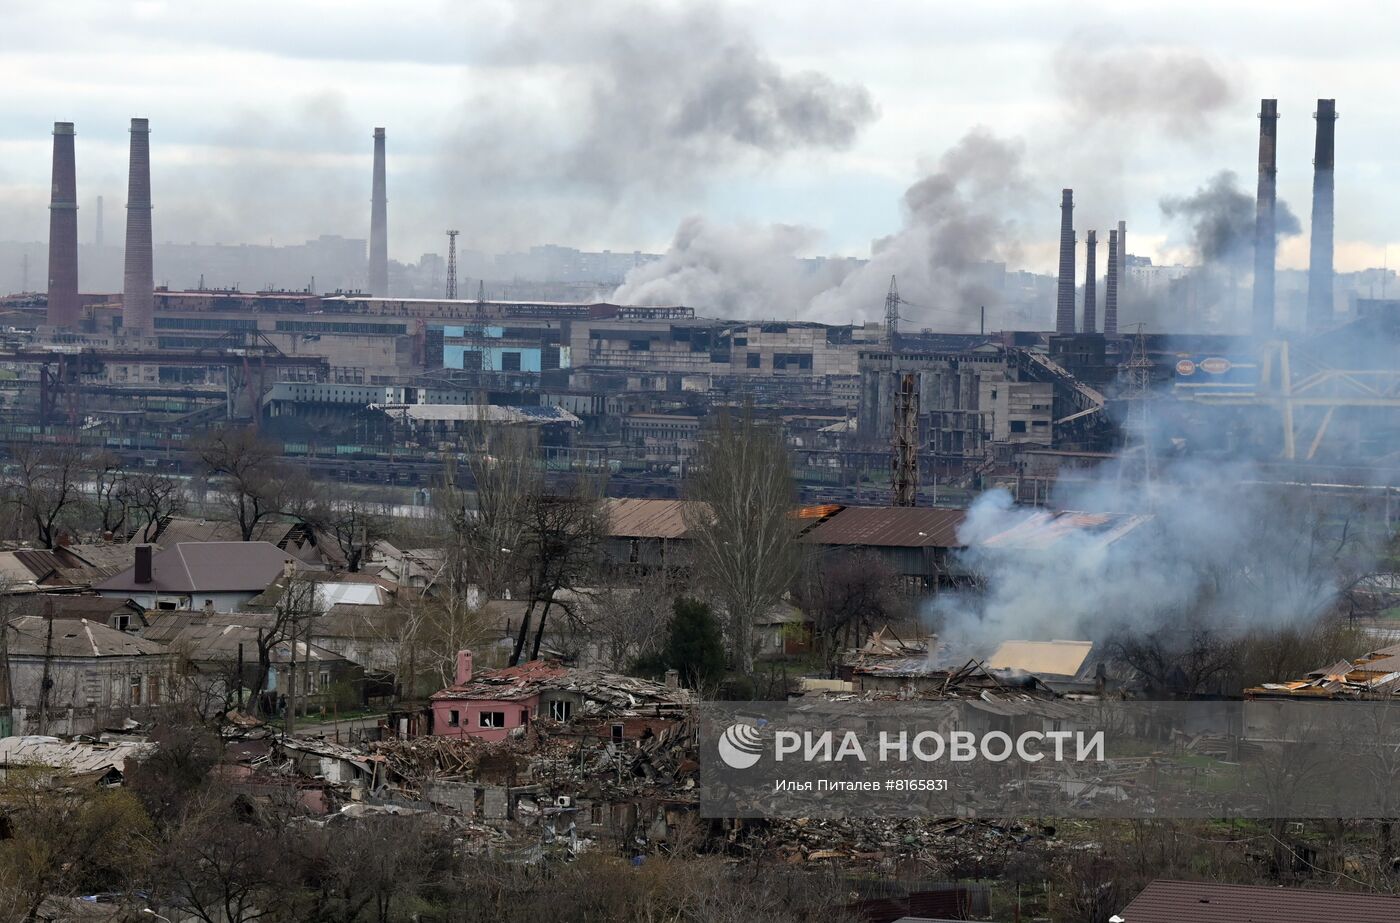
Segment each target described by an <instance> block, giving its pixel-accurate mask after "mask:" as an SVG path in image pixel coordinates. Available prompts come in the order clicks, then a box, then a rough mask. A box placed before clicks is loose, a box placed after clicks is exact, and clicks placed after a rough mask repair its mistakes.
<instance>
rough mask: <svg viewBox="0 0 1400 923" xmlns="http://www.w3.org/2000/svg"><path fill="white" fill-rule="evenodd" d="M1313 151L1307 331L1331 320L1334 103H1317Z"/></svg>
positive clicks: (1328, 101)
mask: <svg viewBox="0 0 1400 923" xmlns="http://www.w3.org/2000/svg"><path fill="white" fill-rule="evenodd" d="M1313 118H1315V119H1317V144H1316V147H1315V148H1314V149H1313V201H1312V240H1311V241H1310V253H1309V260H1308V329H1309V330H1319V329H1321V328H1322V327H1325V326H1326V325H1327V324H1328V323H1330V322H1331V320H1332V221H1333V212H1332V190H1333V186H1334V178H1333V175H1332V170H1333V167H1334V166H1335V162H1336V150H1335V147H1336V134H1337V101H1336V100H1335V99H1319V100H1318V101H1317V112H1316V113H1314V114H1313Z"/></svg>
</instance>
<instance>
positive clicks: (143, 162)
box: [122, 119, 156, 334]
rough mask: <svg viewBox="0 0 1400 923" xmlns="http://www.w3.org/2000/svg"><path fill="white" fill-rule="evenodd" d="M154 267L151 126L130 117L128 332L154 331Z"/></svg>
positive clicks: (125, 304)
mask: <svg viewBox="0 0 1400 923" xmlns="http://www.w3.org/2000/svg"><path fill="white" fill-rule="evenodd" d="M155 299H156V296H155V267H154V265H153V262H152V251H151V128H150V124H149V123H148V122H147V121H146V120H145V119H132V120H131V162H130V167H129V169H128V172H127V180H126V274H125V278H124V283H123V285H122V327H123V328H125V330H126V332H127V333H130V334H151V333H154V332H155V308H156V306H155Z"/></svg>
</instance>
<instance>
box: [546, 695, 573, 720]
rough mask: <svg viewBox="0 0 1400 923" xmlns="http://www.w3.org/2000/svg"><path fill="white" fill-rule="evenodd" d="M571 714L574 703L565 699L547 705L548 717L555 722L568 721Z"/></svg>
mask: <svg viewBox="0 0 1400 923" xmlns="http://www.w3.org/2000/svg"><path fill="white" fill-rule="evenodd" d="M573 714H574V703H573V702H570V701H568V700H567V699H555V700H553V701H552V702H550V703H549V717H550V718H551V719H553V720H555V721H568V720H569V718H571V717H573Z"/></svg>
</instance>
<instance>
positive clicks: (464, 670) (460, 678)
mask: <svg viewBox="0 0 1400 923" xmlns="http://www.w3.org/2000/svg"><path fill="white" fill-rule="evenodd" d="M455 679H456V683H457V685H458V686H465V685H466V684H467V683H469V682H471V681H472V652H471V651H458V652H457V676H456V677H455Z"/></svg>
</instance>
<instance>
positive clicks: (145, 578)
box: [135, 545, 154, 583]
mask: <svg viewBox="0 0 1400 923" xmlns="http://www.w3.org/2000/svg"><path fill="white" fill-rule="evenodd" d="M151 555H152V548H151V546H150V545H137V546H136V577H135V580H136V582H137V583H151V582H153V581H154V574H153V568H152V564H151Z"/></svg>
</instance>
